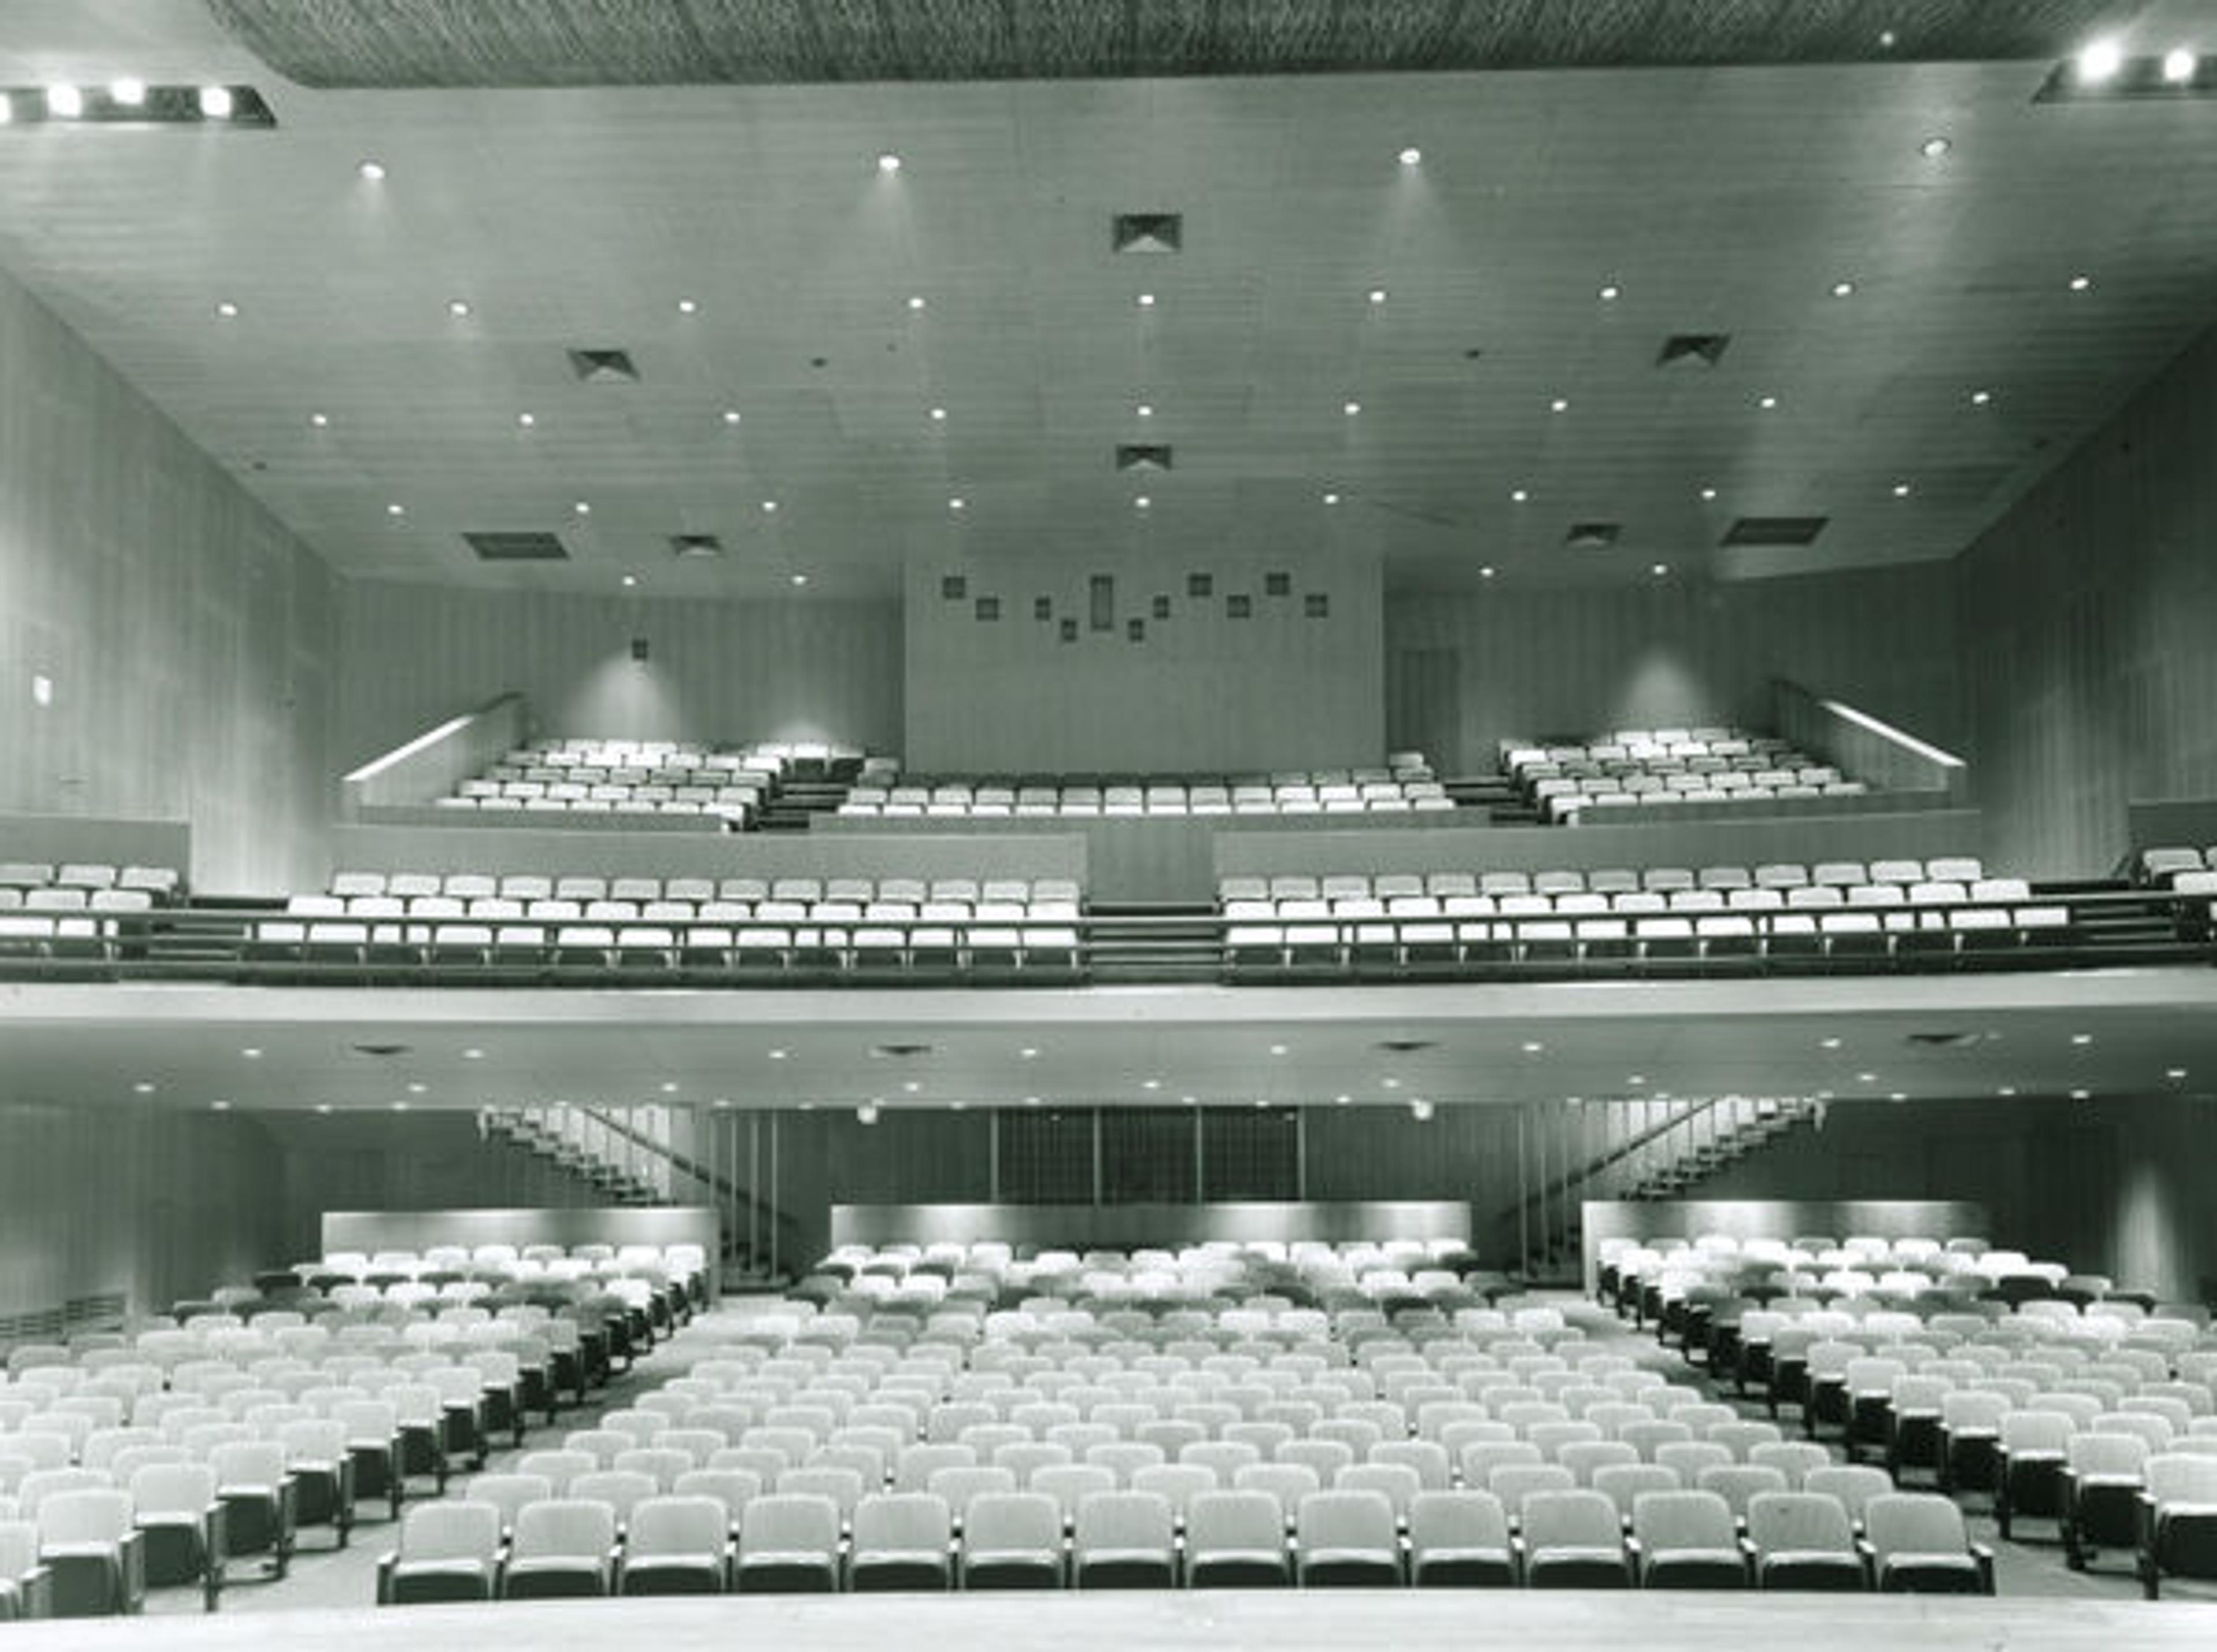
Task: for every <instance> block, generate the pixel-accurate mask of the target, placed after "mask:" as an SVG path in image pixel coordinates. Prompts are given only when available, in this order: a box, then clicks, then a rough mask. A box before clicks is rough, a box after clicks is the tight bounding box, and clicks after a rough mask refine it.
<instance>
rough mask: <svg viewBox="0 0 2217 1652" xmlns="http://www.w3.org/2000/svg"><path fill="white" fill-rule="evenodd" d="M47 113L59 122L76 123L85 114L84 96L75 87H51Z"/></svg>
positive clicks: (47, 95)
mask: <svg viewBox="0 0 2217 1652" xmlns="http://www.w3.org/2000/svg"><path fill="white" fill-rule="evenodd" d="M46 113H47V114H51V115H52V116H53V117H54V118H55V119H57V120H59V121H74V120H76V119H77V116H78V115H80V114H83V113H84V94H83V92H81V91H79V90H77V88H76V87H74V86H49V87H47V88H46Z"/></svg>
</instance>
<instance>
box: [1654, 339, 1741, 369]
mask: <svg viewBox="0 0 2217 1652" xmlns="http://www.w3.org/2000/svg"><path fill="white" fill-rule="evenodd" d="M1731 347H1732V335H1731V334H1730V333H1728V332H1674V333H1672V334H1671V335H1670V337H1668V338H1666V339H1664V341H1663V348H1662V349H1661V350H1659V351H1658V352H1657V354H1656V356H1655V365H1656V366H1658V367H1714V366H1715V365H1716V364H1717V363H1718V362H1721V361H1722V360H1724V356H1725V351H1726V350H1728V349H1730V348H1731Z"/></svg>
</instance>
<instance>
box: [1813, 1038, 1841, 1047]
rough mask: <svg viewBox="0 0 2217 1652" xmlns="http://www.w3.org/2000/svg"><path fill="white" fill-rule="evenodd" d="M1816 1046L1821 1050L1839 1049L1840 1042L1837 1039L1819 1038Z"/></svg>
mask: <svg viewBox="0 0 2217 1652" xmlns="http://www.w3.org/2000/svg"><path fill="white" fill-rule="evenodd" d="M1817 1044H1818V1047H1819V1049H1838V1048H1839V1047H1840V1041H1839V1040H1838V1039H1837V1038H1819V1040H1818V1041H1817Z"/></svg>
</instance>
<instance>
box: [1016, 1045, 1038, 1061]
mask: <svg viewBox="0 0 2217 1652" xmlns="http://www.w3.org/2000/svg"><path fill="white" fill-rule="evenodd" d="M1016 1054H1017V1055H1021V1056H1022V1057H1023V1058H1024V1060H1026V1061H1030V1060H1031V1059H1032V1058H1033V1057H1034V1056H1035V1055H1038V1054H1039V1051H1037V1050H1036V1049H1033V1048H1032V1047H1031V1046H1030V1045H1029V1044H1027V1045H1025V1046H1024V1047H1023V1048H1022V1049H1020V1050H1018V1051H1017V1052H1016Z"/></svg>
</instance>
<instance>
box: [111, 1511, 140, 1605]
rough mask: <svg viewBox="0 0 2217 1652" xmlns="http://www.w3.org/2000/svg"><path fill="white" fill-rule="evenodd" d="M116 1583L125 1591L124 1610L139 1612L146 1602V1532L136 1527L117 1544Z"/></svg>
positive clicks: (126, 1533)
mask: <svg viewBox="0 0 2217 1652" xmlns="http://www.w3.org/2000/svg"><path fill="white" fill-rule="evenodd" d="M115 1558H116V1585H117V1587H119V1588H120V1590H121V1591H122V1593H123V1601H122V1605H123V1610H124V1611H125V1612H130V1613H133V1614H135V1613H137V1612H139V1609H140V1608H141V1607H142V1606H145V1604H146V1534H145V1532H143V1531H139V1530H137V1529H136V1528H135V1527H134V1528H133V1530H131V1531H127V1532H125V1533H124V1534H123V1536H122V1537H121V1538H120V1539H119V1540H118V1541H117V1543H116V1545H115Z"/></svg>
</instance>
